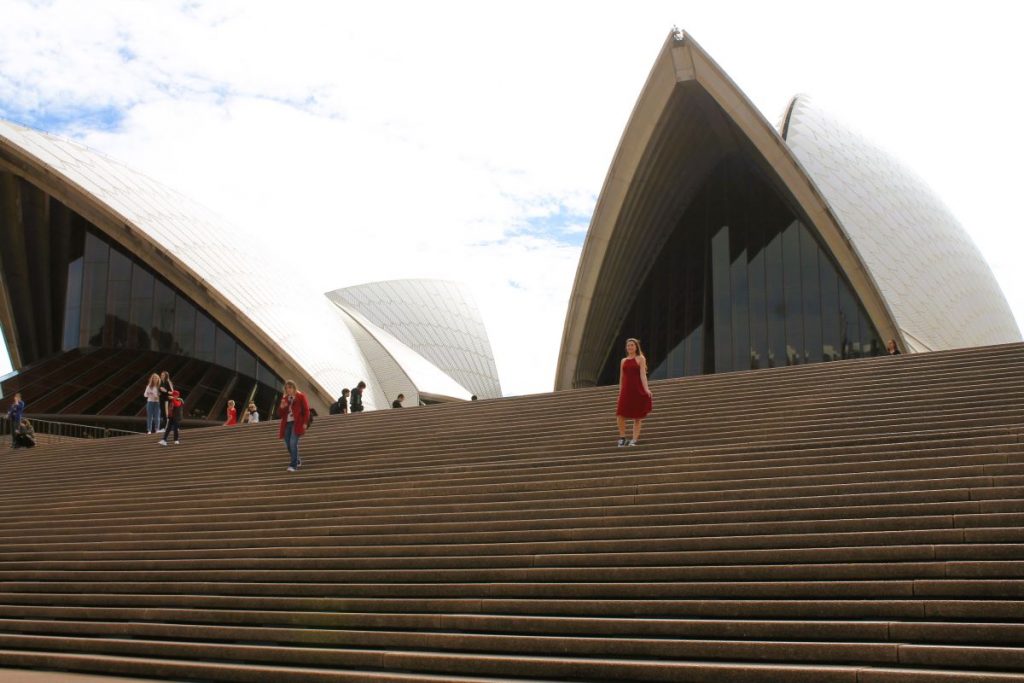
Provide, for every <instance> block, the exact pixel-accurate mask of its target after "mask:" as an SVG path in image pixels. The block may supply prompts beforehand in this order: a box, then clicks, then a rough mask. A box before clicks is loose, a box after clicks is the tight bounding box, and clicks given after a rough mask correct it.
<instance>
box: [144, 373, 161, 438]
mask: <svg viewBox="0 0 1024 683" xmlns="http://www.w3.org/2000/svg"><path fill="white" fill-rule="evenodd" d="M142 395H143V396H145V397H146V433H147V434H156V432H157V430H158V429H160V375H158V374H156V373H155V372H154V373H153V374H152V375H150V376H149V384H147V385H146V390H145V391H143V392H142Z"/></svg>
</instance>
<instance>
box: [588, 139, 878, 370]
mask: <svg viewBox="0 0 1024 683" xmlns="http://www.w3.org/2000/svg"><path fill="white" fill-rule="evenodd" d="M852 291H853V290H852V288H851V287H850V285H849V283H847V282H846V279H845V278H844V277H843V275H842V273H841V271H840V270H839V269H838V268H837V266H836V265H835V262H834V261H833V259H832V257H831V255H830V254H829V252H828V250H827V249H826V248H825V247H824V246H823V245H822V243H821V242H820V241H819V240H818V239H817V238H816V237H815V235H814V233H813V232H812V231H811V230H810V229H809V228H808V227H807V226H806V225H805V224H804V223H803V222H802V221H801V220H800V218H799V216H798V215H797V213H796V212H795V211H793V210H792V209H791V208H790V206H789V204H788V202H787V201H786V200H785V199H784V198H782V197H781V196H780V195H779V194H778V192H776V190H775V189H774V188H773V186H772V185H771V183H770V182H769V181H767V180H766V179H765V178H764V176H763V175H762V173H761V171H760V170H758V169H757V168H756V167H754V166H753V165H751V164H749V163H748V162H746V161H745V160H744V159H742V158H738V157H737V158H731V159H728V160H726V161H724V162H723V164H722V166H721V167H719V168H718V169H716V170H715V171H714V172H713V173H711V174H710V176H709V177H708V180H707V181H706V182H705V185H704V187H703V188H702V189H701V190H699V191H698V192H697V194H696V195H695V197H694V199H693V201H692V203H691V204H690V207H689V208H688V209H687V210H686V212H685V213H684V214H683V217H682V219H681V220H680V222H679V224H678V226H677V227H676V229H675V231H674V233H673V234H672V236H671V237H670V238H669V239H668V240H667V241H666V243H665V247H664V249H663V250H662V252H661V254H659V256H658V258H657V260H656V261H655V263H654V265H653V266H652V268H651V272H650V273H649V275H648V277H647V280H646V281H645V282H644V283H643V285H642V286H641V287H639V288H638V289H637V297H636V300H635V303H634V305H633V307H632V309H631V310H630V311H629V313H628V314H627V315H626V316H625V317H624V318H623V320H624V322H623V325H622V328H621V329H620V331H619V335H618V337H617V338H616V339H615V342H614V346H613V347H612V349H611V351H610V353H609V356H608V360H607V362H606V365H605V367H604V369H603V371H602V373H601V376H600V380H599V381H600V383H602V384H614V383H616V382H618V380H619V376H618V367H619V360H620V358H621V357H622V348H623V345H624V343H625V340H626V338H628V337H637V338H639V339H640V341H641V344H642V345H643V347H644V351H645V353H646V354H647V357H648V363H649V367H651V368H652V373H651V378H652V379H656V378H659V377H678V376H682V375H697V374H702V373H708V372H723V371H728V370H745V369H748V368H755V369H756V368H766V367H777V366H780V365H794V364H800V363H816V362H821V361H831V360H838V359H842V358H855V357H858V356H860V355H863V354H866V355H874V354H878V353H880V352H881V348H882V346H881V342H880V341H879V338H878V333H877V332H876V330H875V328H874V326H873V325H872V324H871V322H870V320H869V318H868V316H867V314H866V313H865V312H864V310H863V308H862V307H861V306H860V304H859V302H858V301H857V299H856V297H855V296H854V295H853V293H852Z"/></svg>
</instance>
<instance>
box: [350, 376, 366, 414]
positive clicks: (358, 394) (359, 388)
mask: <svg viewBox="0 0 1024 683" xmlns="http://www.w3.org/2000/svg"><path fill="white" fill-rule="evenodd" d="M365 388H366V382H364V381H362V380H359V384H357V385H356V388H355V389H353V390H352V399H351V403H350V405H351V406H352V408H351V410H352V412H353V413H361V412H363V389H365Z"/></svg>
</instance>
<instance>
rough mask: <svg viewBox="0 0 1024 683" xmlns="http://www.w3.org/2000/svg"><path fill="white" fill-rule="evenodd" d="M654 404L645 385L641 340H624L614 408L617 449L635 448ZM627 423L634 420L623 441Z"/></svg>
mask: <svg viewBox="0 0 1024 683" xmlns="http://www.w3.org/2000/svg"><path fill="white" fill-rule="evenodd" d="M652 408H653V401H652V397H651V389H650V387H649V386H647V358H645V357H644V352H643V351H642V350H641V349H640V340H638V339H634V338H632V337H630V338H629V339H627V340H626V357H625V358H623V359H622V363H621V364H620V365H619V400H618V402H617V403H616V405H615V419H616V420H617V422H618V424H619V446H636V445H637V443H639V441H640V428H641V427H642V426H643V423H644V418H645V417H647V415H648V414H649V413H650V412H651V409H652ZM626 420H632V421H633V438H632V439H629V440H627V439H626Z"/></svg>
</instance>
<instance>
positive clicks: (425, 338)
mask: <svg viewBox="0 0 1024 683" xmlns="http://www.w3.org/2000/svg"><path fill="white" fill-rule="evenodd" d="M327 296H328V297H329V298H330V299H331V300H332V301H334V302H335V303H337V304H338V305H340V306H343V307H345V308H346V309H347V310H354V311H358V312H359V313H360V314H361V315H363V316H365V317H366V319H368V320H369V321H370V322H372V323H373V324H374V325H376V326H378V327H380V328H382V329H384V330H387V332H389V333H390V334H392V335H394V337H395V338H397V339H398V340H400V341H401V342H402V343H403V344H404V345H406V346H408V347H409V348H411V349H413V350H414V351H416V353H418V354H419V355H421V356H423V357H424V358H426V359H427V360H428V361H430V362H431V363H432V364H433V365H435V366H436V367H437V368H439V369H440V370H442V371H443V372H444V373H446V374H447V375H448V376H450V377H451V378H452V379H453V380H454V381H455V382H457V383H458V384H459V385H461V386H462V387H465V388H466V389H468V390H469V391H470V392H471V393H473V394H476V395H477V396H478V397H480V398H497V397H500V396H501V384H500V382H499V381H498V370H497V367H496V366H495V364H494V352H493V351H492V350H491V343H490V340H489V339H488V337H487V328H486V327H485V326H484V322H483V318H482V316H481V315H480V310H479V309H478V308H477V306H476V303H475V302H474V300H473V296H472V294H471V293H470V292H469V290H468V288H467V287H466V286H465V285H463V284H460V283H457V282H451V281H448V280H433V279H409V280H388V281H385V282H371V283H368V284H363V285H356V286H354V287H346V288H344V289H338V290H335V291H333V292H329V293H328V294H327ZM424 390H426V389H424Z"/></svg>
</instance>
